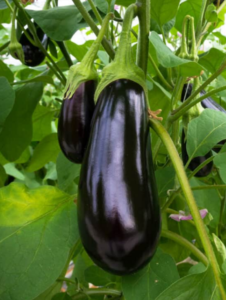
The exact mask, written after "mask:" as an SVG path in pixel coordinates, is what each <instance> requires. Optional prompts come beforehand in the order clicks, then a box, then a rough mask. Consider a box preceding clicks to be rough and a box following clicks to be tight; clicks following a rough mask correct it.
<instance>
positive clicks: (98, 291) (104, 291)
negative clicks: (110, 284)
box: [71, 288, 122, 300]
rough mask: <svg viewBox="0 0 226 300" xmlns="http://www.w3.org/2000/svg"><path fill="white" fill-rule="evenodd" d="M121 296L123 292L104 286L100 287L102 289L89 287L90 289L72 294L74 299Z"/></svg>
mask: <svg viewBox="0 0 226 300" xmlns="http://www.w3.org/2000/svg"><path fill="white" fill-rule="evenodd" d="M102 295H103V296H105V295H108V296H118V297H119V296H121V295H122V293H121V292H120V291H118V290H113V289H106V288H105V289H104V288H100V289H89V290H85V291H83V292H81V293H79V294H76V295H74V296H71V297H72V299H73V300H79V299H87V297H89V296H102Z"/></svg>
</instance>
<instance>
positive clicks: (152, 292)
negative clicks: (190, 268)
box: [122, 249, 179, 300]
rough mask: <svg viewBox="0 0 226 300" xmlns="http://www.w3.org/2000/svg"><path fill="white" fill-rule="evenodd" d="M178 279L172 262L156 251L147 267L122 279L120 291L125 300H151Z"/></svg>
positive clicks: (167, 256) (166, 256) (166, 255)
mask: <svg viewBox="0 0 226 300" xmlns="http://www.w3.org/2000/svg"><path fill="white" fill-rule="evenodd" d="M178 279H179V274H178V271H177V268H176V264H175V262H174V260H173V259H172V257H171V256H170V255H168V254H165V253H162V251H161V250H160V249H158V251H157V253H156V254H155V256H154V257H153V259H152V261H151V262H150V263H149V264H148V266H147V267H145V268H144V269H142V270H141V271H140V272H138V273H136V274H133V275H130V276H125V277H123V278H122V290H123V294H124V296H125V300H138V299H142V300H153V299H155V298H156V297H157V296H158V295H159V294H160V293H161V292H162V291H163V290H165V289H166V288H167V287H169V286H170V285H171V284H172V283H173V282H175V281H176V280H178ZM165 300H166V299H165ZM174 300H175V299H174Z"/></svg>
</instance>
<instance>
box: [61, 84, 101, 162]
mask: <svg viewBox="0 0 226 300" xmlns="http://www.w3.org/2000/svg"><path fill="white" fill-rule="evenodd" d="M95 88H96V82H95V81H94V80H90V81H86V82H83V83H81V84H80V86H79V87H78V89H77V90H76V91H75V93H74V94H73V96H72V98H71V99H68V98H66V99H65V100H64V101H63V104H62V108H61V112H60V117H59V123H58V140H59V144H60V147H61V150H62V151H63V153H64V155H65V156H66V157H67V158H68V159H69V160H70V161H72V162H74V163H77V164H80V163H81V162H82V160H83V156H84V153H85V150H86V146H87V142H88V139H89V133H90V123H91V120H92V116H93V112H94V109H95V103H94V93H95Z"/></svg>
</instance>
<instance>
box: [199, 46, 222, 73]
mask: <svg viewBox="0 0 226 300" xmlns="http://www.w3.org/2000/svg"><path fill="white" fill-rule="evenodd" d="M224 59H225V53H224V52H222V51H220V50H218V49H216V48H211V49H210V50H209V51H208V52H206V53H204V54H202V55H201V56H200V59H199V64H200V65H202V66H203V67H204V68H206V69H207V70H208V71H210V72H211V73H215V72H216V71H217V70H218V69H219V67H220V66H221V64H222V63H223V61H224Z"/></svg>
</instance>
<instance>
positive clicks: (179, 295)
mask: <svg viewBox="0 0 226 300" xmlns="http://www.w3.org/2000/svg"><path fill="white" fill-rule="evenodd" d="M222 279H223V282H224V285H225V283H226V281H225V278H223V277H222ZM190 299H192V300H201V299H205V300H220V299H221V296H220V292H219V288H218V286H217V285H216V282H215V279H214V275H213V272H212V269H211V268H209V269H208V270H207V271H205V272H204V273H200V274H194V275H189V276H185V277H183V278H182V279H180V280H178V281H177V282H175V283H173V284H172V285H171V286H170V287H169V288H168V289H166V290H165V291H163V293H161V294H160V295H159V297H157V298H156V300H190Z"/></svg>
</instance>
